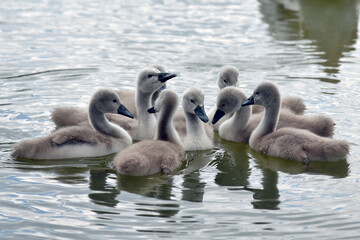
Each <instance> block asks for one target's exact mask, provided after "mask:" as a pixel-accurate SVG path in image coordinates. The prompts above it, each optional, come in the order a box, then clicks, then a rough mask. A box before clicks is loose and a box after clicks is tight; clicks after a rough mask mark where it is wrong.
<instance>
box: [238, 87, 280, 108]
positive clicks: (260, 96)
mask: <svg viewBox="0 0 360 240" xmlns="http://www.w3.org/2000/svg"><path fill="white" fill-rule="evenodd" d="M280 103H281V99H280V92H279V89H278V88H277V87H276V85H275V84H273V83H271V82H263V83H261V84H259V85H258V86H257V87H256V88H255V90H254V92H253V95H252V96H250V97H249V98H248V99H247V100H246V101H245V102H244V103H243V104H242V106H247V105H252V104H256V105H261V106H263V107H265V108H268V107H271V106H273V105H275V104H276V105H279V104H280Z"/></svg>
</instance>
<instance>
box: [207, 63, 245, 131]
mask: <svg viewBox="0 0 360 240" xmlns="http://www.w3.org/2000/svg"><path fill="white" fill-rule="evenodd" d="M238 78H239V71H238V70H237V68H236V67H234V66H231V65H225V66H223V67H222V68H221V69H220V71H219V74H218V79H217V85H218V87H219V89H220V90H221V89H223V88H225V87H236V86H237V84H238ZM215 112H216V106H215V107H213V108H211V109H210V110H209V111H208V112H207V115H208V117H209V119H213V117H214V115H215ZM231 116H232V115H231V114H229V115H226V116H224V117H223V118H222V119H220V120H219V122H217V123H216V124H211V123H210V122H209V126H211V127H212V128H213V129H214V131H218V130H219V127H220V125H221V124H222V123H223V122H224V121H226V120H227V119H229V118H230V117H231Z"/></svg>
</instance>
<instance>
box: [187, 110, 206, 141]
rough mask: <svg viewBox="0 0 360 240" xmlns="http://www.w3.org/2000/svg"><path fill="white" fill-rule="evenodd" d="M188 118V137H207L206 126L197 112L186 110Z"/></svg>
mask: <svg viewBox="0 0 360 240" xmlns="http://www.w3.org/2000/svg"><path fill="white" fill-rule="evenodd" d="M185 118H186V137H188V136H192V137H193V138H198V139H203V138H204V137H207V135H206V132H205V128H204V127H203V126H202V122H201V120H200V119H199V117H198V116H197V115H196V114H193V113H189V112H185Z"/></svg>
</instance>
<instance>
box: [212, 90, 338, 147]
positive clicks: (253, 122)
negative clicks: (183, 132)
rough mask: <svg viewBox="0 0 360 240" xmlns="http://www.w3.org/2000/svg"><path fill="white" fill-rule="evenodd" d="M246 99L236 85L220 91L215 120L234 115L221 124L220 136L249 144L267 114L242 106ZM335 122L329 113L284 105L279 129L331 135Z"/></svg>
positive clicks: (325, 135) (278, 125)
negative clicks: (307, 112) (309, 112)
mask: <svg viewBox="0 0 360 240" xmlns="http://www.w3.org/2000/svg"><path fill="white" fill-rule="evenodd" d="M246 99H247V97H246V96H245V94H244V93H243V92H242V91H241V90H240V89H239V88H236V87H228V88H225V89H223V90H221V91H220V93H219V94H218V97H217V111H216V113H215V116H214V118H213V120H212V122H216V121H218V119H221V118H222V117H223V116H224V115H228V114H234V115H233V116H232V117H231V118H230V119H228V120H226V121H224V122H223V123H222V124H221V125H220V128H219V135H220V137H221V138H222V139H225V140H227V141H233V142H244V143H247V142H248V141H249V138H250V135H251V133H252V132H253V130H254V129H255V128H256V127H257V126H258V125H259V123H260V121H261V119H262V117H263V114H264V113H263V112H261V113H257V114H252V113H251V112H252V111H251V106H245V107H242V106H241V104H242V103H243V102H244V101H245V100H246ZM334 125H335V124H334V121H333V120H332V119H331V118H329V117H326V116H322V115H316V116H304V115H296V114H294V113H293V112H292V111H290V110H289V109H287V108H281V110H280V117H279V122H278V124H277V129H280V128H284V127H294V128H299V129H307V130H309V131H311V132H313V133H315V134H317V135H320V136H324V137H331V136H332V135H333V134H334Z"/></svg>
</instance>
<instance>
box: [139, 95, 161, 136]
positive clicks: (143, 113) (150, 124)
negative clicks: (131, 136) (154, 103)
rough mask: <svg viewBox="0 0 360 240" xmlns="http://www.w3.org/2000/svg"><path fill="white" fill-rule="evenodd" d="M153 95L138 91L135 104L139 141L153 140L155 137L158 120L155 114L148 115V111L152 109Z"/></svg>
mask: <svg viewBox="0 0 360 240" xmlns="http://www.w3.org/2000/svg"><path fill="white" fill-rule="evenodd" d="M151 96H152V94H151V93H144V92H140V90H139V89H137V91H136V95H135V98H136V99H135V104H136V112H137V116H138V119H139V139H152V138H153V137H154V135H155V128H156V118H155V116H154V115H153V114H148V112H147V110H148V109H149V108H150V107H151V104H150V101H151Z"/></svg>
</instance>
